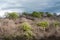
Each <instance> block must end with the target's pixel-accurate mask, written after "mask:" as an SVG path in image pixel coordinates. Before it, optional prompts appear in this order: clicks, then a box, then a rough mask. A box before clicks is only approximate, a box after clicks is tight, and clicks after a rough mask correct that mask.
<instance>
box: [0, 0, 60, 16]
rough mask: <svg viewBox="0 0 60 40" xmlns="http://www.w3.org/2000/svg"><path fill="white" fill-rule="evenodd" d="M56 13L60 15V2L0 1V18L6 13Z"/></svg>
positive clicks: (38, 0) (36, 0) (42, 0)
mask: <svg viewBox="0 0 60 40" xmlns="http://www.w3.org/2000/svg"><path fill="white" fill-rule="evenodd" d="M33 11H43V12H56V13H57V14H59V13H60V0H0V16H3V15H4V14H5V13H6V12H33Z"/></svg>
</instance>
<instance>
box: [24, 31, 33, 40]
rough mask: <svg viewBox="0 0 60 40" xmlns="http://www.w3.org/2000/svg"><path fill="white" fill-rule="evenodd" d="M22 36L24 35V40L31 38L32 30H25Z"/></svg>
mask: <svg viewBox="0 0 60 40" xmlns="http://www.w3.org/2000/svg"><path fill="white" fill-rule="evenodd" d="M24 36H25V37H26V40H29V39H32V37H33V34H32V31H27V32H25V33H24Z"/></svg>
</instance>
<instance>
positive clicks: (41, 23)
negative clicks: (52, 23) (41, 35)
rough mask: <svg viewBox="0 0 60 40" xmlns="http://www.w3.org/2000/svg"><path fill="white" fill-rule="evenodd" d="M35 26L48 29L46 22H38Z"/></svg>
mask: <svg viewBox="0 0 60 40" xmlns="http://www.w3.org/2000/svg"><path fill="white" fill-rule="evenodd" d="M37 25H38V26H41V27H43V28H46V27H48V22H39V23H38V24H37Z"/></svg>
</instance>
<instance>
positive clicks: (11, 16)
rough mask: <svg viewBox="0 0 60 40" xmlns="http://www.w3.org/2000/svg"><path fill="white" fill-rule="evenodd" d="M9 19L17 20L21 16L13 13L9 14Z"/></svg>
mask: <svg viewBox="0 0 60 40" xmlns="http://www.w3.org/2000/svg"><path fill="white" fill-rule="evenodd" d="M7 17H8V18H9V19H17V18H18V17H19V15H18V14H17V13H16V12H12V13H8V14H7Z"/></svg>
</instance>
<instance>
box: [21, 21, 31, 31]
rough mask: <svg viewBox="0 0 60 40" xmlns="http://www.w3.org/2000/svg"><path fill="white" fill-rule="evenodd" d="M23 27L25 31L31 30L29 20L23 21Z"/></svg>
mask: <svg viewBox="0 0 60 40" xmlns="http://www.w3.org/2000/svg"><path fill="white" fill-rule="evenodd" d="M22 29H23V30H24V31H30V30H31V25H30V24H29V23H27V22H24V23H22Z"/></svg>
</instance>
